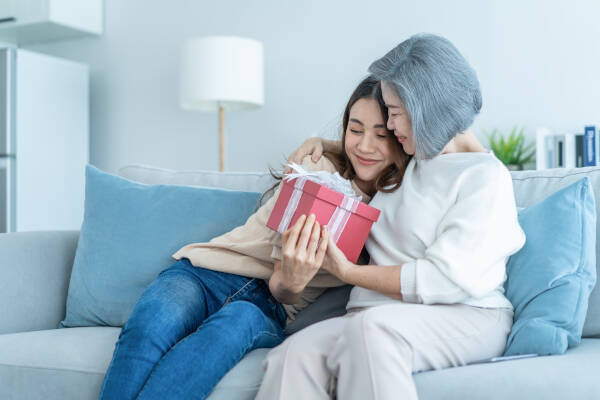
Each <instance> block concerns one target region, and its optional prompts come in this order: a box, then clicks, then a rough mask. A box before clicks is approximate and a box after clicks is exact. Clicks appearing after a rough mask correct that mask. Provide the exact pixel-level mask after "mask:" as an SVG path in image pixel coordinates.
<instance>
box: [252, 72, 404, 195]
mask: <svg viewBox="0 0 600 400" xmlns="http://www.w3.org/2000/svg"><path fill="white" fill-rule="evenodd" d="M360 99H373V100H376V101H377V104H379V109H380V111H381V116H382V117H383V120H384V121H387V112H388V110H387V107H386V106H385V103H384V101H383V97H382V95H381V83H380V82H379V81H378V80H376V79H375V78H373V77H372V76H368V77H366V78H365V79H364V80H363V81H362V82H360V83H359V84H358V86H357V87H356V89H354V92H353V93H352V95H351V96H350V99H349V100H348V103H347V104H346V108H345V109H344V116H343V118H342V149H341V152H340V153H337V152H329V151H326V152H324V153H323V156H324V157H327V159H329V161H331V162H332V163H333V165H334V167H335V169H336V170H337V171H338V172H339V173H340V175H341V176H343V177H344V178H346V179H350V180H352V179H354V178H355V177H356V171H355V170H354V167H353V166H352V163H351V162H350V159H349V158H348V154H346V149H345V144H346V130H347V129H348V121H349V119H350V110H351V109H352V106H354V104H355V103H356V102H357V101H358V100H360ZM386 132H387V134H388V135H390V139H391V146H392V149H391V150H392V158H393V162H392V164H390V165H389V166H388V167H387V168H385V169H384V170H383V171H381V173H380V174H379V176H377V178H375V185H374V186H375V190H376V191H382V192H385V193H391V192H393V191H395V190H396V189H398V188H399V187H400V184H401V183H402V178H403V177H404V171H405V170H406V166H407V165H408V162H409V161H410V158H411V157H410V156H409V155H407V154H406V153H405V152H404V149H403V148H402V145H401V144H400V143H398V141H397V140H396V139H395V136H394V132H392V131H390V130H388V129H386ZM269 170H270V172H271V175H272V176H273V178H275V179H276V180H278V181H280V180H281V179H282V178H283V176H282V175H280V174H278V173H276V172H275V171H274V170H273V169H272V168H269ZM278 185H279V182H278V183H276V184H275V185H273V186H272V187H271V188H269V190H267V191H266V192H265V193H264V194H263V196H262V197H261V201H260V202H259V204H261V203H262V200H263V199H264V197H265V196H266V195H267V194H268V193H270V192H272V191H273V190H275V188H276V187H277V186H278ZM370 194H372V193H370Z"/></svg>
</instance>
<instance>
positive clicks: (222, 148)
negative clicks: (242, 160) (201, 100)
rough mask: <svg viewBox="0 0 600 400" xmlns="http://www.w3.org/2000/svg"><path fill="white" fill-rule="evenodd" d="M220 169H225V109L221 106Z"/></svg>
mask: <svg viewBox="0 0 600 400" xmlns="http://www.w3.org/2000/svg"><path fill="white" fill-rule="evenodd" d="M219 171H221V172H223V171H225V109H224V108H223V106H219Z"/></svg>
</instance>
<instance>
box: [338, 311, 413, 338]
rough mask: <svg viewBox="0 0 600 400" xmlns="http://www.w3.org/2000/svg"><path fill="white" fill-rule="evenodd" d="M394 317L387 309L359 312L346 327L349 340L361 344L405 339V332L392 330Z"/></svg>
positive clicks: (346, 335) (345, 333)
mask: <svg viewBox="0 0 600 400" xmlns="http://www.w3.org/2000/svg"><path fill="white" fill-rule="evenodd" d="M390 318H394V316H393V315H390V313H389V312H388V311H387V310H386V309H385V307H373V308H369V309H367V310H364V311H361V312H359V314H358V315H356V316H355V317H354V318H352V319H351V321H350V322H349V323H348V324H347V325H346V330H345V332H344V335H345V337H346V338H347V340H349V341H351V342H355V343H356V344H360V343H381V342H382V341H386V340H397V339H402V338H403V335H404V333H403V331H402V330H398V329H392V328H391V327H390V325H389V321H390Z"/></svg>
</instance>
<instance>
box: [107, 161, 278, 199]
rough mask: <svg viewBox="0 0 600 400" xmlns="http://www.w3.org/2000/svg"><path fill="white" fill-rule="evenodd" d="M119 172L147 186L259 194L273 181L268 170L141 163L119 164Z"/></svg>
mask: <svg viewBox="0 0 600 400" xmlns="http://www.w3.org/2000/svg"><path fill="white" fill-rule="evenodd" d="M118 174H119V175H120V176H122V177H124V178H127V179H131V180H132V181H136V182H140V183H145V184H148V185H156V184H163V185H186V186H199V187H219V188H224V189H231V190H242V191H247V192H260V193H264V192H265V191H266V190H267V189H269V188H270V187H271V186H272V185H273V184H274V183H275V180H274V179H273V177H272V176H271V174H269V173H268V172H217V171H201V170H187V171H186V170H183V171H175V170H171V169H166V168H157V167H150V166H147V165H141V164H131V165H126V166H124V167H121V168H119V171H118Z"/></svg>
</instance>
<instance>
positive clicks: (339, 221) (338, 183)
mask: <svg viewBox="0 0 600 400" xmlns="http://www.w3.org/2000/svg"><path fill="white" fill-rule="evenodd" d="M289 166H290V167H291V168H292V169H293V170H294V171H296V173H292V174H287V175H286V177H285V180H287V181H290V180H292V179H296V182H295V183H294V191H293V192H292V195H291V196H290V199H289V201H288V204H287V206H286V208H285V211H284V213H283V216H282V218H281V221H280V223H279V227H278V229H277V231H278V232H279V233H283V232H285V231H286V230H287V229H288V228H289V225H290V222H291V220H292V217H293V216H294V213H295V212H296V209H297V208H298V203H299V202H300V198H301V197H302V190H303V189H304V185H305V183H306V181H307V180H309V181H312V182H316V183H318V184H321V185H324V186H326V187H328V188H330V189H332V190H335V191H337V192H340V193H341V194H343V195H344V198H343V199H342V203H341V204H339V205H336V208H335V211H334V212H333V214H332V215H331V217H330V218H329V222H328V223H327V229H328V230H329V233H330V234H331V237H332V239H333V241H334V242H335V243H337V241H338V240H339V238H340V236H341V235H342V232H343V231H344V229H345V228H346V224H347V223H348V220H349V219H350V216H351V215H352V213H354V212H356V209H357V208H358V203H360V201H361V197H360V196H357V195H356V193H355V192H354V189H353V188H352V184H351V183H350V181H349V180H347V179H344V178H342V177H341V176H340V174H339V173H338V172H336V173H335V174H332V173H331V172H328V171H307V170H305V169H304V168H302V167H301V166H300V165H298V164H295V163H291V164H290V165H289Z"/></svg>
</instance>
